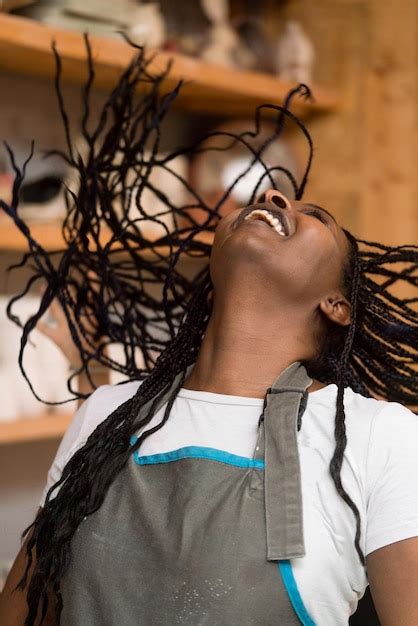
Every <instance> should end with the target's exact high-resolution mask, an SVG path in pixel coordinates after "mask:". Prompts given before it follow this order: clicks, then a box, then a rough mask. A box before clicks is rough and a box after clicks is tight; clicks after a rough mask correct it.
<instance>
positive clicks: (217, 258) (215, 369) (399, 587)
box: [0, 191, 418, 626]
mask: <svg viewBox="0 0 418 626" xmlns="http://www.w3.org/2000/svg"><path fill="white" fill-rule="evenodd" d="M278 196H279V197H280V198H282V200H283V201H284V207H283V208H282V209H281V210H282V211H285V212H286V216H287V219H288V223H289V225H290V227H291V228H290V230H291V236H289V237H288V238H281V237H280V235H278V234H277V233H275V232H274V231H273V230H272V229H271V228H270V227H269V226H266V225H264V224H262V223H257V222H249V221H242V222H241V220H240V219H239V217H240V215H241V216H242V215H244V214H243V213H242V211H246V209H240V210H237V211H233V212H232V213H231V214H229V215H228V216H226V217H225V218H223V219H222V220H221V221H220V223H219V226H218V228H217V231H216V237H215V242H214V246H213V251H212V256H211V262H210V269H211V276H212V281H213V284H214V302H213V312H212V315H211V318H210V321H209V325H208V328H207V331H206V333H205V336H204V339H203V342H202V346H201V349H200V352H199V356H198V359H197V361H196V364H195V367H194V368H193V370H192V371H191V372H190V374H189V376H188V378H187V380H186V381H185V384H184V386H185V387H186V388H189V389H195V390H202V391H212V392H215V393H223V394H230V395H239V396H248V397H256V398H264V396H265V392H266V389H267V388H268V387H269V386H270V385H271V383H272V382H273V381H274V380H275V378H276V377H277V376H279V375H280V373H281V372H282V371H283V370H284V369H285V368H286V367H288V366H289V365H290V364H291V363H293V362H294V361H296V360H300V361H304V360H306V359H311V358H313V357H314V356H315V355H316V354H317V353H318V350H320V342H321V337H323V334H324V332H325V328H326V322H327V320H330V321H331V322H333V323H336V324H339V325H342V326H347V325H348V324H349V323H350V304H349V302H348V301H347V299H346V298H345V297H344V295H343V293H342V290H341V277H342V270H343V267H344V264H345V263H346V260H347V254H348V250H349V244H348V241H347V239H346V237H345V234H344V232H343V230H342V229H341V228H340V227H339V226H338V224H336V223H335V222H334V221H333V219H332V218H331V217H328V216H327V215H326V213H323V212H322V211H319V214H320V215H321V219H320V218H319V214H317V215H314V214H312V211H313V209H312V207H311V206H309V205H307V204H305V203H303V202H293V201H289V200H287V198H284V196H281V194H278V192H275V191H270V192H268V193H267V194H266V199H265V201H266V202H267V205H268V206H273V204H274V198H276V201H277V197H278ZM269 203H270V204H269ZM271 203H273V204H271ZM274 208H275V209H276V210H277V208H278V207H277V206H276V205H274ZM316 210H317V209H316ZM237 220H238V222H237ZM62 349H63V351H64V353H65V346H64V347H63V348H62ZM322 386H323V385H322V384H321V383H320V382H319V381H314V382H313V384H312V385H311V387H310V388H309V391H314V390H315V389H319V388H320V387H322ZM23 564H24V547H23V548H22V549H21V551H20V553H19V555H18V556H17V558H16V561H15V564H14V566H13V568H12V571H11V572H10V574H9V577H8V580H7V583H6V587H5V591H4V593H3V595H2V597H1V598H0V624H2V625H4V626H23V624H24V619H25V616H26V600H25V595H24V594H22V593H21V592H17V593H13V594H12V593H11V590H12V588H13V587H14V586H15V585H16V583H17V581H18V580H19V579H20V578H21V576H22V572H23ZM367 570H368V577H369V582H370V588H371V592H372V595H373V598H374V602H375V605H376V609H377V612H378V615H379V619H380V622H381V625H382V626H401V625H402V626H417V624H418V538H413V539H406V540H404V541H399V542H396V543H393V544H391V545H389V546H386V547H384V548H381V549H379V550H376V551H375V552H372V553H371V554H369V555H368V556H367ZM45 623H46V624H47V625H49V624H52V623H53V615H52V613H51V612H49V613H48V617H47V620H46V622H45Z"/></svg>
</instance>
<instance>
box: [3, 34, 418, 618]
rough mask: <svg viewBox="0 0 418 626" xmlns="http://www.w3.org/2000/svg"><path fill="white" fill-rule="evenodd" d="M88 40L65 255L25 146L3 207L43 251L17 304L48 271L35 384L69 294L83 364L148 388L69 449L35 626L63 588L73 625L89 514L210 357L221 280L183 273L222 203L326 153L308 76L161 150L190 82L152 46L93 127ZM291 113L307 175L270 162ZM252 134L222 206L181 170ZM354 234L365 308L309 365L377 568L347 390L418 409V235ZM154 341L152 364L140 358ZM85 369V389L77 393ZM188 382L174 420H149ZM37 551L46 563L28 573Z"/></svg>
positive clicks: (352, 260) (39, 523) (38, 541)
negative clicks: (67, 577) (79, 545)
mask: <svg viewBox="0 0 418 626" xmlns="http://www.w3.org/2000/svg"><path fill="white" fill-rule="evenodd" d="M86 46H87V56H88V71H89V77H88V81H87V85H86V87H85V89H84V91H83V98H84V115H83V119H82V124H81V127H82V137H83V140H84V144H85V146H87V148H86V149H84V151H80V152H78V151H77V148H76V147H75V146H74V145H73V142H72V140H71V132H70V125H69V118H68V116H67V114H66V111H65V106H64V100H63V98H62V95H61V86H60V59H59V55H58V54H57V53H56V51H55V54H56V59H57V78H56V88H57V92H58V96H59V107H60V111H61V114H62V120H63V124H64V128H65V134H66V138H67V151H66V152H61V153H60V154H61V156H62V158H63V159H64V160H65V161H66V162H67V163H68V164H69V166H70V167H71V168H73V169H74V171H76V172H77V173H78V176H79V186H78V189H77V190H74V189H68V190H67V215H66V218H65V221H64V225H63V231H62V232H63V238H64V241H65V246H64V249H63V250H60V251H57V252H51V251H48V250H45V249H44V248H43V247H42V246H41V245H40V244H39V243H38V242H37V241H35V239H34V238H33V237H32V235H31V232H30V227H29V226H28V224H26V222H25V221H24V219H22V217H21V216H20V213H19V188H20V184H21V181H22V179H23V174H24V168H25V166H24V167H23V170H20V169H19V167H18V165H17V164H16V163H15V162H14V160H13V153H12V152H11V151H10V156H11V159H12V163H13V166H14V168H15V171H16V180H15V185H14V189H13V199H12V202H11V204H10V205H7V204H6V203H5V202H3V201H0V205H1V206H2V208H3V209H4V210H5V211H6V212H7V213H8V214H9V215H10V217H11V218H12V219H13V220H14V222H15V223H16V225H17V227H18V228H19V229H20V230H21V232H22V233H23V234H24V236H25V237H26V239H27V241H28V244H29V252H28V253H27V254H26V255H25V256H24V257H23V259H22V261H21V263H20V264H19V267H23V266H29V265H30V267H31V277H30V279H29V281H28V284H27V285H26V287H25V289H24V290H23V291H22V293H20V294H19V295H18V296H17V297H15V298H14V299H13V300H12V301H11V302H10V304H9V308H8V313H9V316H10V317H11V318H12V319H13V320H14V321H15V322H17V323H20V320H19V319H18V317H17V316H16V315H15V314H14V312H13V307H14V303H15V302H16V301H17V300H19V299H20V298H21V297H24V295H26V294H27V293H28V292H29V291H30V289H31V288H32V287H33V286H34V285H36V284H37V283H39V282H45V281H46V284H47V288H46V291H45V293H44V294H43V296H42V299H41V303H40V307H39V310H38V312H37V313H36V315H34V316H33V317H32V318H30V320H29V321H28V322H26V323H25V324H22V328H23V332H22V344H21V351H20V356H19V362H20V366H21V369H22V372H23V374H24V376H25V377H26V379H27V380H28V377H27V374H26V372H25V369H24V363H23V355H24V348H25V345H26V344H27V341H28V338H29V336H30V333H31V332H32V330H33V329H34V327H35V326H36V323H37V321H38V320H39V319H40V318H41V317H42V316H43V315H44V314H45V312H46V311H47V309H48V307H49V306H50V304H51V301H52V300H53V298H58V300H59V302H60V303H61V306H62V307H63V310H64V311H65V314H66V317H67V321H68V324H69V328H70V331H71V335H72V337H73V340H74V342H75V344H76V345H77V346H78V348H79V351H80V355H81V357H82V367H81V369H80V371H84V372H86V373H87V374H89V371H90V369H89V368H90V366H91V365H93V366H94V363H95V362H96V363H97V362H100V363H102V364H104V365H106V366H108V367H111V368H113V369H115V370H117V371H120V372H123V373H125V374H126V375H127V376H128V377H130V378H131V379H138V378H141V379H142V384H141V385H140V386H139V388H138V391H137V393H136V394H135V395H134V396H133V397H132V398H131V399H130V400H128V401H127V402H125V403H124V404H122V405H121V406H119V407H118V408H117V409H116V410H115V411H113V413H112V414H111V415H109V416H108V417H107V419H105V420H104V421H103V422H101V423H100V425H99V426H98V427H97V428H96V430H95V431H94V432H93V433H92V434H91V435H90V437H89V438H88V440H87V442H86V444H85V445H84V446H83V447H82V448H81V449H80V450H78V451H77V452H76V453H75V454H74V455H73V457H72V458H71V459H70V460H69V462H68V463H67V465H66V466H65V468H64V470H63V474H62V476H61V478H60V480H59V481H58V482H57V483H56V484H55V485H53V486H52V487H51V489H50V490H49V492H48V494H47V498H46V501H45V506H44V508H43V509H42V510H41V512H40V513H39V514H38V516H37V518H36V519H35V521H34V522H33V523H32V524H31V525H30V526H29V528H28V529H26V531H25V533H28V531H29V530H31V531H32V532H31V534H30V536H29V540H28V543H27V555H28V560H27V566H26V571H25V575H24V577H23V579H22V580H21V582H20V585H19V586H20V587H21V588H22V589H23V588H25V587H26V586H27V600H28V606H29V612H28V616H27V619H26V622H25V623H26V625H28V626H31V625H32V624H34V623H35V619H36V617H37V615H38V616H39V614H41V615H42V617H44V616H45V615H46V611H47V607H48V598H49V594H48V591H50V590H52V591H53V597H55V600H56V606H55V615H56V623H57V624H59V621H60V614H61V610H62V603H63V600H62V597H61V592H60V581H61V579H62V577H63V576H64V574H65V571H66V569H67V567H68V563H69V559H70V545H71V539H72V537H73V535H74V533H75V532H76V530H77V528H78V526H79V524H80V523H81V521H82V520H83V519H84V518H85V517H86V516H88V515H91V514H92V513H94V512H95V511H97V510H98V509H99V507H100V506H101V504H102V502H103V500H104V497H105V495H106V493H107V490H108V489H109V486H110V485H111V483H112V481H113V480H114V478H115V477H116V476H117V474H118V473H119V472H120V471H121V470H122V468H123V467H124V465H125V464H126V462H127V461H128V459H129V458H130V455H131V454H132V452H134V451H135V450H137V449H138V448H139V447H140V446H141V445H142V443H143V441H144V440H145V439H146V437H148V436H150V435H151V434H152V433H154V432H156V431H157V430H158V429H159V428H161V427H162V426H163V425H164V423H165V422H166V420H167V419H168V418H169V414H170V410H171V407H172V405H173V403H174V400H175V398H176V395H177V393H178V390H179V389H180V387H181V386H182V384H183V382H184V380H185V377H186V373H187V370H188V368H189V367H190V366H191V365H192V364H193V363H194V362H195V361H196V358H197V355H198V352H199V348H200V345H201V342H202V338H203V335H204V333H205V330H206V326H207V323H208V320H209V316H210V313H211V297H212V284H211V281H210V276H209V271H208V266H207V263H206V264H205V267H204V268H203V269H200V270H198V271H196V272H195V274H194V275H193V276H192V277H190V272H189V273H187V272H185V271H182V269H181V263H180V261H181V259H184V258H185V257H187V256H189V257H199V258H201V259H203V260H204V259H205V258H207V257H208V256H209V254H210V240H209V239H208V236H210V235H211V234H212V233H213V231H214V229H215V227H216V223H217V221H218V220H219V212H220V209H221V207H222V205H223V203H224V202H225V201H226V200H227V199H228V197H229V196H230V195H231V193H232V192H233V190H234V187H235V185H236V184H237V183H238V182H239V180H241V179H242V177H243V176H245V174H246V173H247V172H248V171H250V170H251V168H252V167H253V166H254V165H255V164H261V165H262V167H263V175H262V176H261V177H260V179H259V181H258V182H257V185H255V188H254V190H253V192H252V194H250V197H249V198H248V204H250V203H252V202H253V201H254V198H255V196H256V194H257V193H258V190H259V188H260V185H261V183H262V182H263V181H264V180H268V182H269V185H270V186H272V187H276V188H277V179H276V178H275V173H277V172H280V173H281V174H284V175H286V176H287V178H288V180H289V182H290V184H291V185H292V187H293V189H294V192H295V197H296V198H298V199H299V198H300V197H301V196H302V193H303V190H304V187H305V185H306V182H307V179H308V173H309V168H310V164H311V159H312V141H311V139H310V136H309V133H308V132H307V130H306V128H305V127H304V126H303V124H302V123H301V122H300V121H299V120H298V119H297V118H296V117H295V116H294V115H293V114H292V113H291V112H290V111H289V106H290V105H291V103H292V100H293V98H294V97H297V96H302V97H309V90H308V88H307V87H305V86H303V85H301V86H300V87H299V88H298V89H295V90H293V91H292V92H291V93H290V94H289V96H288V98H287V100H286V102H285V104H284V106H283V107H274V106H271V105H264V106H262V107H259V108H258V109H257V110H256V115H255V123H254V129H253V130H249V131H248V132H247V133H241V134H237V135H234V134H233V133H212V134H208V135H206V136H205V137H204V138H203V139H201V140H199V141H198V142H195V143H194V144H193V145H189V146H186V147H184V148H180V149H178V150H176V151H175V152H172V153H170V154H166V155H161V153H160V152H159V146H160V139H161V123H162V121H163V119H164V118H165V116H166V114H167V112H168V111H169V108H170V106H171V104H172V102H173V101H174V99H175V98H176V97H177V96H178V93H179V90H180V87H181V85H180V84H179V85H178V86H177V88H176V89H174V90H173V91H171V92H169V93H163V85H164V82H163V81H164V78H165V76H166V73H167V71H168V69H169V68H167V71H165V72H163V73H161V75H159V76H152V75H150V73H149V71H148V65H149V61H148V60H147V57H146V56H145V54H144V52H143V51H142V50H139V51H138V55H137V57H136V58H135V60H134V61H133V62H132V64H131V65H130V66H129V67H128V68H127V69H126V71H125V72H124V73H123V75H122V76H121V78H120V80H119V82H118V84H117V85H116V87H115V88H114V90H113V91H112V93H111V94H110V95H109V97H108V99H107V100H106V102H105V103H104V105H103V108H102V111H101V114H100V115H99V117H98V122H97V124H96V126H95V127H94V128H93V129H90V128H89V126H90V120H89V96H90V90H91V88H92V85H93V81H94V68H93V64H92V58H91V51H90V47H89V42H88V40H87V39H86ZM144 84H146V86H147V88H148V89H147V91H145V92H141V95H140V96H137V94H136V92H137V87H138V86H141V85H144ZM264 113H268V114H269V115H270V116H273V118H274V119H275V124H274V129H273V131H272V132H271V134H270V136H269V137H268V139H266V140H264V141H263V142H262V143H261V146H260V145H256V144H255V143H254V141H253V140H254V139H256V138H257V137H258V135H259V133H260V129H261V126H262V116H263V114H264ZM287 123H291V124H296V126H297V127H298V128H299V129H301V130H302V132H303V133H304V136H305V137H306V138H307V140H308V148H309V156H308V160H307V167H306V170H305V172H304V174H303V175H302V176H301V179H300V180H301V182H300V183H299V184H298V183H297V181H296V177H295V175H294V174H292V173H291V172H289V171H288V170H286V168H284V167H282V166H280V165H277V164H275V166H274V167H270V166H268V165H267V164H266V162H265V159H264V154H265V151H266V149H267V148H268V146H269V145H270V144H271V142H273V141H274V140H276V139H277V138H278V137H279V136H280V135H281V133H282V132H283V129H284V126H285V124H287ZM218 136H220V137H221V139H222V142H221V143H220V144H219V145H218V146H217V145H216V142H215V144H213V141H214V139H215V140H216V138H217V137H218ZM226 139H227V140H228V141H227V144H225V140H226ZM208 142H209V143H208ZM237 144H239V145H241V146H245V148H246V149H247V150H248V154H249V161H248V163H249V164H248V167H246V168H244V169H243V172H242V173H241V175H240V176H239V177H237V180H236V181H234V184H233V185H231V186H230V188H229V189H228V190H227V191H226V192H225V194H224V195H223V197H222V198H221V199H220V200H219V201H218V202H217V203H216V204H215V206H208V205H207V203H206V201H205V199H204V198H202V197H201V195H200V194H199V192H198V191H196V190H195V189H193V188H192V187H191V185H190V184H189V182H188V181H187V180H186V179H185V178H183V177H182V176H180V175H178V174H177V173H176V172H175V170H174V168H173V167H172V161H173V159H174V158H175V157H177V156H179V155H188V156H190V155H195V154H197V153H199V152H202V151H205V150H226V149H228V148H232V147H233V146H235V145H237ZM159 169H160V170H164V171H165V172H169V173H171V175H173V176H174V177H175V178H176V179H177V180H178V181H179V182H180V183H181V184H182V185H183V186H184V188H185V189H186V190H187V192H188V194H189V195H188V200H187V202H186V203H185V204H184V205H182V206H176V205H174V204H173V203H172V201H171V200H170V198H169V197H168V196H167V195H166V194H165V193H164V189H158V188H156V187H155V185H154V184H153V182H152V180H151V173H152V172H155V171H157V170H159ZM145 190H148V191H152V193H154V195H155V197H156V198H158V200H159V201H160V202H162V203H163V205H164V206H165V207H166V210H165V211H162V212H161V213H160V214H159V215H157V216H156V215H149V214H148V213H147V212H146V211H145V210H144V207H143V204H142V193H143V192H144V191H145ZM192 209H199V210H200V211H203V213H204V214H205V216H206V217H205V219H203V220H199V221H197V220H196V219H195V218H194V217H193V212H192ZM166 215H170V216H171V217H172V219H173V224H174V229H171V228H169V227H167V225H166V222H165V221H164V217H165V216H166ZM150 223H154V224H158V225H159V227H160V229H161V232H162V234H161V235H160V236H159V237H154V238H152V237H150V236H149V234H148V232H149V231H148V232H147V226H149V225H150ZM104 227H105V228H104ZM345 232H346V236H347V238H348V241H349V243H350V254H349V258H348V260H347V263H346V267H345V269H344V276H343V285H342V286H343V290H344V293H345V295H346V296H347V298H348V299H349V300H350V303H351V323H350V325H349V327H348V329H344V328H341V327H340V326H338V327H337V326H336V325H333V324H331V323H329V326H328V332H327V337H326V340H325V344H324V346H323V347H322V350H321V353H320V354H319V355H318V358H317V359H315V361H313V362H310V363H306V367H307V369H308V372H309V374H310V375H311V376H314V377H315V378H318V380H321V381H322V382H324V383H328V384H329V383H335V384H336V385H337V387H338V391H337V402H336V418H335V440H336V446H335V451H334V454H333V457H332V459H331V462H330V474H331V477H332V479H333V481H334V484H335V487H336V489H337V491H338V493H339V494H340V496H341V497H342V498H343V500H344V501H345V502H346V503H347V505H348V506H349V507H350V508H351V509H352V511H353V514H354V516H355V519H356V524H357V530H356V536H355V547H356V550H357V552H358V555H359V558H360V560H361V562H362V563H363V564H364V554H363V552H362V550H361V547H360V514H359V510H358V508H357V507H356V505H355V503H354V502H353V501H352V499H351V498H350V496H349V494H348V493H347V492H346V491H345V489H344V486H343V484H342V480H341V468H342V463H343V458H344V451H345V447H346V443H347V438H346V432H345V412H344V389H345V387H347V386H350V387H351V388H352V389H353V390H354V391H357V392H360V393H362V394H363V395H366V396H368V395H377V396H379V397H383V398H386V399H387V400H395V401H399V402H402V403H404V404H407V405H409V406H410V407H411V408H415V407H418V393H417V392H418V385H417V380H416V375H415V374H416V370H415V368H416V365H417V361H418V358H417V353H418V334H417V317H418V313H417V311H416V302H417V298H414V297H408V298H405V297H401V296H400V295H399V294H398V295H395V292H396V287H397V286H398V285H399V284H401V285H406V286H407V288H408V289H410V290H411V289H412V288H413V287H417V282H418V276H417V273H418V272H417V269H418V248H417V247H416V246H412V245H411V246H401V247H397V248H391V247H389V246H383V245H380V244H376V243H369V242H365V241H360V240H357V239H355V238H354V237H353V236H352V235H351V234H350V233H348V232H347V231H345ZM92 272H93V275H94V276H99V277H100V280H99V281H98V280H97V281H95V280H94V279H92V278H91V273H92ZM95 282H96V283H98V284H94V283H95ZM156 292H157V293H156ZM396 293H398V292H396ZM87 322H88V323H87ZM324 323H325V322H324ZM112 343H117V344H122V345H123V346H124V355H123V356H124V361H123V362H120V361H116V360H114V359H112V358H111V357H110V356H109V354H108V352H107V350H106V348H107V347H108V346H109V345H111V344H112ZM138 347H139V348H140V350H141V354H142V357H143V360H144V365H138V363H137V358H136V357H137V349H138ZM76 374H77V373H75V374H74V375H76ZM74 375H73V376H74ZM72 378H73V377H72ZM72 378H70V380H69V389H70V391H73V389H72V386H71V381H72ZM174 382H176V384H175V385H174V388H173V391H172V393H171V395H170V397H169V398H168V401H167V405H166V407H165V410H164V415H163V418H162V420H161V422H160V423H159V424H158V425H156V426H155V427H153V428H152V429H148V430H146V426H147V424H149V422H150V421H151V419H152V416H153V415H154V414H155V411H156V410H157V408H158V407H159V406H160V405H161V402H162V399H163V398H164V397H165V395H166V392H167V390H168V389H170V387H171V386H172V385H173V383H174ZM28 383H29V384H30V381H29V380H28ZM33 391H34V393H35V395H36V392H35V390H33ZM138 432H140V433H141V434H140V436H139V438H138V439H137V440H136V442H135V443H134V444H132V441H131V436H132V435H134V434H136V433H138ZM35 552H36V564H35V566H34V570H33V573H32V574H31V577H30V580H28V578H29V571H30V569H31V564H32V554H34V553H35Z"/></svg>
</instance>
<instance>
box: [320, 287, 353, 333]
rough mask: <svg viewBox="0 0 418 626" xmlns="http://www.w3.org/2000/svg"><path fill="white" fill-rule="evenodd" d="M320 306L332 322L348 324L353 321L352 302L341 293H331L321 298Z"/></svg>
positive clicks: (341, 324) (342, 324)
mask: <svg viewBox="0 0 418 626" xmlns="http://www.w3.org/2000/svg"><path fill="white" fill-rule="evenodd" d="M319 308H320V309H321V311H322V313H323V314H324V315H326V316H327V318H328V319H329V320H331V322H335V323H336V324H339V325H340V326H348V325H349V324H350V322H351V306H350V303H349V301H348V300H347V299H346V298H344V296H343V295H342V294H340V293H336V294H333V295H329V296H327V297H326V298H324V299H323V300H321V302H320V303H319Z"/></svg>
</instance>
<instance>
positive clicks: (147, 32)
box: [126, 2, 167, 48]
mask: <svg viewBox="0 0 418 626" xmlns="http://www.w3.org/2000/svg"><path fill="white" fill-rule="evenodd" d="M129 21H130V26H129V27H128V28H127V30H126V34H127V35H128V37H129V39H130V40H131V41H132V43H134V44H136V45H138V46H146V47H147V48H161V47H162V46H163V45H164V42H165V40H166V38H167V29H166V24H165V20H164V17H163V14H162V13H161V9H160V5H159V4H158V2H151V3H149V4H142V5H139V6H135V8H133V9H132V11H131V15H130V19H129Z"/></svg>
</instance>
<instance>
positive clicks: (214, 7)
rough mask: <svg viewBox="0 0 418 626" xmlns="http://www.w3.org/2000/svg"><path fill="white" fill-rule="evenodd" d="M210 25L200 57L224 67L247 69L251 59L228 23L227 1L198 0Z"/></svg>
mask: <svg viewBox="0 0 418 626" xmlns="http://www.w3.org/2000/svg"><path fill="white" fill-rule="evenodd" d="M200 3H201V6H202V9H203V11H204V13H205V15H206V17H207V18H208V20H209V21H210V23H211V26H210V29H209V33H208V41H207V43H206V45H205V46H204V47H203V50H202V51H201V53H200V57H201V58H202V59H204V60H205V61H208V62H209V63H216V64H217V65H222V66H224V67H249V66H251V63H252V60H253V57H252V55H251V54H250V52H249V51H248V50H247V49H246V48H245V47H244V46H243V45H242V44H241V40H240V38H239V36H238V34H237V33H236V31H235V30H234V28H233V27H232V25H231V24H230V22H229V7H228V0H200Z"/></svg>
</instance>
